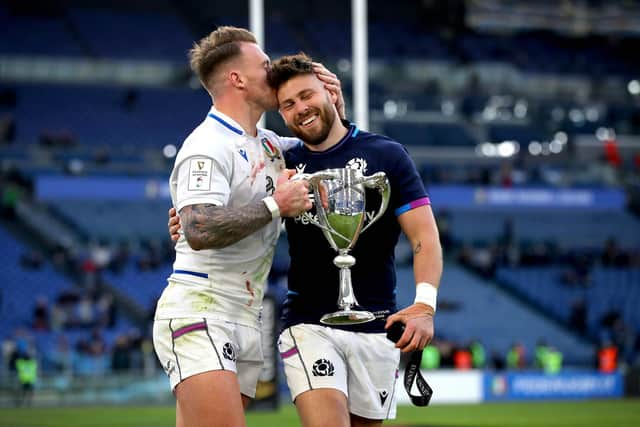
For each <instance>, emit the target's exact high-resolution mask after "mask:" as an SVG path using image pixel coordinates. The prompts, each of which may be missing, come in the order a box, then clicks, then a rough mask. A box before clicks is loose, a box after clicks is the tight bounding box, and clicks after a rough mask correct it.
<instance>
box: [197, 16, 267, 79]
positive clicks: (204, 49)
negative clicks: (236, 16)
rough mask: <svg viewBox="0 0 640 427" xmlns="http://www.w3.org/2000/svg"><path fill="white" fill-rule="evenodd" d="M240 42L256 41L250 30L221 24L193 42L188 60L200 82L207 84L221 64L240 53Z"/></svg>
mask: <svg viewBox="0 0 640 427" xmlns="http://www.w3.org/2000/svg"><path fill="white" fill-rule="evenodd" d="M240 42H249V43H257V42H256V38H255V36H254V35H253V33H251V32H250V31H248V30H245V29H244V28H237V27H229V26H223V27H218V28H217V29H216V30H215V31H213V32H212V33H211V34H209V35H208V36H206V37H203V38H202V39H200V41H198V42H197V43H194V44H193V48H192V49H191V50H190V51H189V62H190V63H191V69H192V70H193V71H194V72H195V73H196V74H197V75H198V78H199V79H200V81H201V82H202V84H204V85H205V86H207V85H208V82H209V79H210V77H211V75H212V74H213V73H214V72H215V71H216V70H217V69H218V67H219V66H220V65H221V64H223V63H224V62H226V61H228V60H229V59H232V58H234V57H236V56H238V55H240Z"/></svg>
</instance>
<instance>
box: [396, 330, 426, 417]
mask: <svg viewBox="0 0 640 427" xmlns="http://www.w3.org/2000/svg"><path fill="white" fill-rule="evenodd" d="M403 332H404V324H402V323H401V322H396V323H394V324H392V325H391V326H390V327H389V329H388V331H387V338H388V339H390V340H391V341H393V342H398V340H399V339H400V337H401V336H402V333H403ZM421 362H422V350H418V351H414V352H412V353H411V356H410V357H409V362H407V366H406V367H405V370H404V389H405V390H406V391H407V394H408V395H409V398H410V399H411V403H413V404H414V405H415V406H427V405H428V404H429V401H430V400H431V396H433V389H432V388H431V387H430V386H429V384H428V383H427V381H426V380H425V379H424V377H423V376H422V372H420V363H421ZM414 381H415V383H416V387H417V389H418V393H419V394H411V388H412V386H413V382H414Z"/></svg>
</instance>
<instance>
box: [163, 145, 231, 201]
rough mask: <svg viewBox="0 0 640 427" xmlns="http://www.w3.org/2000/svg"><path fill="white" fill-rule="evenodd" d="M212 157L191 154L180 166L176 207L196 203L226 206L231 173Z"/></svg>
mask: <svg viewBox="0 0 640 427" xmlns="http://www.w3.org/2000/svg"><path fill="white" fill-rule="evenodd" d="M226 169H227V168H225V167H224V163H223V162H220V161H219V160H216V159H214V158H211V157H206V156H199V155H198V156H191V157H188V158H186V159H184V161H183V162H182V163H181V164H180V165H179V166H178V183H177V198H176V209H178V211H180V209H182V208H183V207H185V206H188V205H196V204H213V205H218V206H224V205H226V204H227V202H228V200H229V194H230V173H229V172H228V171H227V170H226Z"/></svg>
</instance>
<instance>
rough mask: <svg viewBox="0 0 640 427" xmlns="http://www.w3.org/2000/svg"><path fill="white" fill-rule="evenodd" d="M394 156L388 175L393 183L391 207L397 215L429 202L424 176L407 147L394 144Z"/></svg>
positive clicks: (390, 158)
mask: <svg viewBox="0 0 640 427" xmlns="http://www.w3.org/2000/svg"><path fill="white" fill-rule="evenodd" d="M390 151H392V152H393V155H392V156H389V161H390V163H389V168H388V172H389V173H388V177H389V182H390V184H391V201H390V202H389V208H390V209H393V211H394V212H395V214H396V215H400V214H402V213H403V212H406V211H408V210H409V209H412V208H414V207H418V206H421V205H424V204H428V203H429V198H428V196H427V192H426V190H425V188H424V184H423V183H422V178H421V177H420V174H419V173H418V170H417V169H416V166H415V164H414V163H413V160H412V159H411V157H410V156H409V153H408V152H407V150H406V148H405V147H404V146H402V145H401V144H397V143H396V144H393V148H392V150H390Z"/></svg>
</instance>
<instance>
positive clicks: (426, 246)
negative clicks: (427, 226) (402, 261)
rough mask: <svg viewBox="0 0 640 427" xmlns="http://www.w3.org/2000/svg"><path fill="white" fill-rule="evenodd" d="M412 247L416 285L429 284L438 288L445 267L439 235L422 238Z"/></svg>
mask: <svg viewBox="0 0 640 427" xmlns="http://www.w3.org/2000/svg"><path fill="white" fill-rule="evenodd" d="M412 246H413V247H412V249H413V275H414V278H415V281H416V283H421V282H427V283H430V284H432V285H433V286H435V287H438V286H439V284H440V278H441V277H442V265H443V262H442V247H441V246H440V241H439V238H438V235H437V234H436V235H435V236H433V235H425V236H421V238H419V239H417V240H416V241H415V242H414V243H413V244H412Z"/></svg>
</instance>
